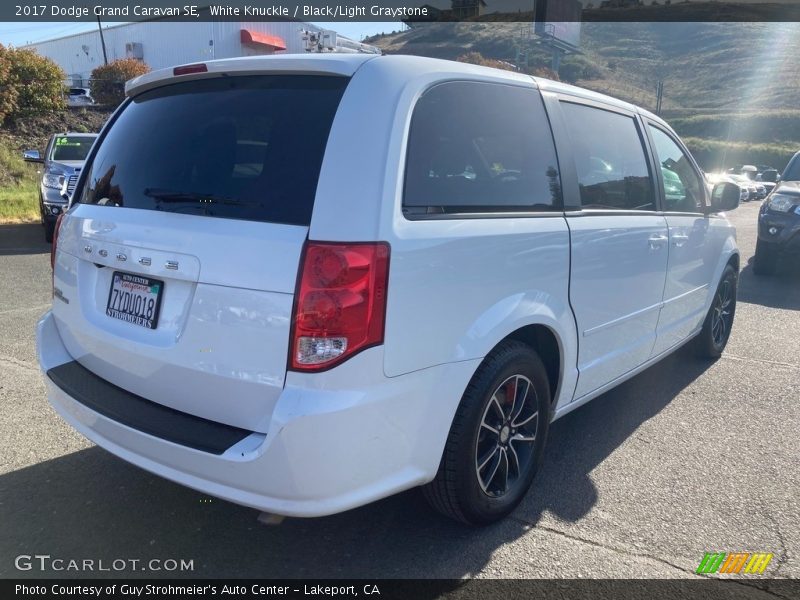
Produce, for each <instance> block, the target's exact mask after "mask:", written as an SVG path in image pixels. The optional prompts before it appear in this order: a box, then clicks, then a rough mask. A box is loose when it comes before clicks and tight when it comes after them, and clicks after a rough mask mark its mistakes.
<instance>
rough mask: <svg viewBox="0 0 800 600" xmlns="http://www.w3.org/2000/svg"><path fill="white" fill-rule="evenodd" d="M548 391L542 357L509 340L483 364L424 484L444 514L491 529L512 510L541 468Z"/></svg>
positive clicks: (471, 383) (430, 496)
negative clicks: (430, 478) (430, 477)
mask: <svg viewBox="0 0 800 600" xmlns="http://www.w3.org/2000/svg"><path fill="white" fill-rule="evenodd" d="M549 425H550V386H549V382H548V379H547V372H546V371H545V368H544V364H543V363H542V360H541V359H540V358H539V355H538V354H537V353H536V352H535V351H534V350H533V349H532V348H531V347H530V346H528V345H526V344H524V343H522V342H518V341H507V342H504V343H502V344H501V345H500V346H498V347H497V348H496V349H495V350H494V351H493V352H492V353H491V354H489V356H487V357H486V359H485V360H484V361H483V363H482V364H481V366H480V367H478V370H477V371H476V372H475V375H473V377H472V380H471V381H470V383H469V386H467V389H466V391H465V392H464V396H463V397H462V399H461V404H460V405H459V407H458V410H457V411H456V416H455V418H454V419H453V424H452V426H451V428H450V434H449V436H448V438H447V443H446V445H445V449H444V454H443V456H442V460H441V463H440V465H439V470H438V472H437V474H436V478H435V479H434V480H433V481H432V482H431V483H429V484H427V485H426V486H424V487H423V494H424V495H425V498H426V499H427V500H428V502H429V503H430V504H431V506H433V508H435V509H436V510H437V511H439V512H440V513H442V514H444V515H445V516H447V517H450V518H452V519H455V520H457V521H461V522H462V523H466V524H468V525H486V524H489V523H493V522H495V521H498V520H500V519H502V518H503V517H505V516H506V515H508V514H509V513H510V512H511V511H513V510H514V509H515V508H516V507H517V505H518V504H519V503H520V502H521V501H522V499H523V498H524V496H525V494H526V492H527V491H528V488H530V486H531V483H532V481H533V478H534V476H535V475H536V472H537V471H538V470H539V467H540V466H541V462H542V458H543V455H544V446H545V442H546V440H547V431H548V428H549Z"/></svg>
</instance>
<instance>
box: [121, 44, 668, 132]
mask: <svg viewBox="0 0 800 600" xmlns="http://www.w3.org/2000/svg"><path fill="white" fill-rule="evenodd" d="M370 61H378V63H379V64H381V65H382V66H385V67H386V68H387V69H389V70H392V69H394V71H395V73H396V74H397V75H398V76H400V77H409V76H410V74H412V73H413V74H414V75H421V74H424V73H436V72H448V73H453V72H456V73H459V74H460V73H463V74H465V75H468V74H476V75H477V74H480V75H481V76H482V78H491V79H496V80H498V81H517V82H524V83H528V84H530V83H531V82H533V83H534V85H536V86H538V87H539V88H540V89H541V90H543V91H545V90H546V91H551V92H556V93H562V94H569V95H572V96H577V97H580V98H585V99H588V100H594V101H596V102H601V103H604V104H610V105H612V106H619V107H622V108H625V109H627V110H630V111H632V112H638V113H640V114H643V115H645V116H647V117H649V118H651V119H653V120H655V121H658V122H661V123H663V120H662V119H661V118H660V117H657V116H656V115H654V114H652V113H650V112H648V111H647V110H645V109H642V108H640V107H638V106H635V105H633V104H630V103H628V102H625V101H623V100H619V99H617V98H613V97H611V96H606V95H605V94H600V93H598V92H593V91H591V90H587V89H584V88H580V87H577V86H574V85H569V84H565V83H561V82H557V81H551V80H549V79H544V78H541V77H531V76H529V75H524V74H522V73H516V72H514V71H505V70H502V69H494V68H491V67H483V66H478V65H472V64H468V63H462V62H454V61H450V60H442V59H438V58H427V57H422V56H412V55H404V54H391V55H375V54H338V53H330V54H272V55H264V56H242V57H237V58H224V59H219V60H209V61H204V62H203V63H193V64H198V65H199V64H203V65H205V67H206V69H207V71H205V72H200V73H194V74H188V75H178V76H176V75H175V74H174V71H175V69H176V68H178V67H169V68H166V69H159V70H157V71H151V72H150V73H146V74H145V75H140V76H139V77H136V78H135V79H132V80H130V81H128V82H127V83H126V84H125V93H126V94H127V95H128V96H133V95H135V94H138V93H141V92H143V91H145V90H147V89H151V88H153V87H157V86H159V85H161V84H162V83H164V82H166V81H168V80H173V79H175V78H179V79H180V80H189V79H194V78H203V77H207V76H208V74H214V73H230V72H236V73H241V74H245V73H252V74H257V73H259V72H263V71H265V70H268V71H283V72H286V73H309V74H312V73H315V74H329V75H342V76H345V77H350V76H352V75H353V74H354V73H355V72H356V71H357V70H358V69H359V68H360V67H361V66H362V65H363V64H365V63H367V62H370ZM181 66H187V65H181Z"/></svg>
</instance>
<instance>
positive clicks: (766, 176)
mask: <svg viewBox="0 0 800 600" xmlns="http://www.w3.org/2000/svg"><path fill="white" fill-rule="evenodd" d="M756 180H757V181H758V182H759V183H760V184H761V185H763V186H764V188H765V189H766V190H767V195H769V194H770V192H772V190H774V189H775V186H777V185H778V182H779V181H780V180H781V174H780V173H779V172H778V170H777V169H765V170H764V171H762V172H761V173H759V174H758V177H757V178H756Z"/></svg>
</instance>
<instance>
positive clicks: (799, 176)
mask: <svg viewBox="0 0 800 600" xmlns="http://www.w3.org/2000/svg"><path fill="white" fill-rule="evenodd" d="M781 179H782V180H783V181H800V154H795V155H794V158H792V160H791V161H789V164H788V165H786V169H785V170H784V171H783V175H782V176H781Z"/></svg>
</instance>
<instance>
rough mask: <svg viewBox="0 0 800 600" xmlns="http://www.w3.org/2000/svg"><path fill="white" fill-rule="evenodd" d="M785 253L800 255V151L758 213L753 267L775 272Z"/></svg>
mask: <svg viewBox="0 0 800 600" xmlns="http://www.w3.org/2000/svg"><path fill="white" fill-rule="evenodd" d="M782 255H794V256H800V152H798V153H797V154H795V155H794V157H793V158H792V160H790V161H789V164H788V165H786V169H784V171H783V175H781V178H780V181H779V182H778V184H777V186H776V187H775V189H774V190H773V191H772V193H771V194H770V195H769V198H767V201H766V202H764V204H763V205H762V206H761V210H760V211H759V213H758V242H757V244H756V256H755V261H754V263H753V270H754V271H755V273H756V274H757V275H769V274H771V273H774V272H775V267H776V265H777V262H778V259H779V258H780V257H781V256H782Z"/></svg>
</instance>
